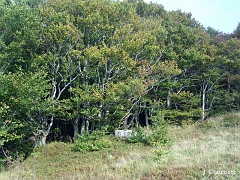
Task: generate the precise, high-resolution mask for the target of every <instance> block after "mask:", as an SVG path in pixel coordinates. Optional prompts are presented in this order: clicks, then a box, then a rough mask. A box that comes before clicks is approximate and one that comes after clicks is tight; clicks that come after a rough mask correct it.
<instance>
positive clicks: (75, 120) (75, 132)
mask: <svg viewBox="0 0 240 180" xmlns="http://www.w3.org/2000/svg"><path fill="white" fill-rule="evenodd" d="M78 122H79V117H76V118H74V119H72V120H71V123H72V126H73V130H74V136H73V137H74V138H75V139H77V138H78V134H79V126H78Z"/></svg>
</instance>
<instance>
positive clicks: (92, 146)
mask: <svg viewBox="0 0 240 180" xmlns="http://www.w3.org/2000/svg"><path fill="white" fill-rule="evenodd" d="M74 143H75V150H77V151H99V150H102V149H104V148H109V147H111V145H112V141H111V140H110V138H109V137H107V136H106V135H105V134H104V133H103V132H101V131H94V132H93V133H91V134H89V133H86V134H84V135H79V137H78V139H76V140H75V142H74Z"/></svg>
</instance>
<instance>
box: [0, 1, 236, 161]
mask: <svg viewBox="0 0 240 180" xmlns="http://www.w3.org/2000/svg"><path fill="white" fill-rule="evenodd" d="M0 15H1V19H0V83H1V87H0V128H1V129H0V136H1V139H0V144H1V149H2V150H1V154H0V156H1V157H0V158H2V159H6V158H8V159H11V158H12V159H15V158H17V157H19V156H21V157H23V156H25V155H27V154H29V153H30V152H31V150H32V148H33V146H35V145H36V144H38V145H45V144H46V138H47V136H48V135H49V134H50V133H51V131H54V128H52V126H53V125H55V124H54V123H56V124H61V122H63V120H64V122H65V123H68V124H71V123H72V125H73V127H74V128H73V129H74V132H71V134H74V136H75V135H77V134H81V133H82V131H83V130H85V131H86V135H85V136H82V137H80V138H79V139H81V138H82V139H83V140H82V141H83V142H84V143H85V145H86V147H83V149H89V150H91V147H90V146H88V145H87V143H88V142H89V141H91V143H90V144H93V145H92V150H94V149H96V150H97V149H101V148H104V146H105V145H101V144H104V143H103V142H101V141H103V140H99V139H94V138H93V139H92V140H90V139H91V138H90V137H91V136H94V132H92V133H91V135H90V134H88V133H87V132H88V131H94V130H99V129H101V128H103V127H104V126H106V125H108V126H109V129H111V131H113V130H114V129H116V128H118V127H121V126H125V127H124V128H126V127H131V126H133V125H134V124H135V125H137V124H139V121H140V119H141V118H142V117H141V118H139V117H140V115H143V114H144V116H145V121H146V122H145V124H146V126H147V125H148V124H151V123H148V122H147V121H148V119H147V118H149V122H151V121H152V122H153V123H152V124H153V125H152V127H150V131H149V132H145V130H144V129H141V128H140V129H137V130H136V133H135V134H133V136H132V138H131V139H128V140H127V141H133V142H141V143H143V144H147V145H151V146H158V145H160V144H167V141H168V140H167V138H166V137H167V130H166V129H167V128H166V126H167V125H166V123H165V122H170V123H172V124H177V125H183V126H184V127H186V126H187V125H189V124H192V123H194V122H195V121H198V120H199V119H202V120H205V119H206V118H209V117H211V116H215V115H217V114H220V113H223V112H228V111H234V110H239V109H240V105H239V104H240V95H239V92H240V86H239V84H240V83H239V82H240V80H239V79H240V78H239V77H240V71H239V69H240V63H239V61H240V50H239V49H240V40H239V24H238V26H237V27H236V29H235V30H234V32H233V33H232V34H223V33H221V32H218V31H216V30H214V29H213V28H211V27H208V28H207V29H205V28H203V26H202V25H201V24H200V23H199V22H198V21H197V20H195V19H194V18H192V15H191V13H186V12H182V11H180V10H177V11H171V12H167V11H166V10H165V9H164V7H163V6H162V5H159V4H156V3H146V2H144V1H143V0H139V1H137V0H128V1H112V0H95V1H93V0H84V1H80V0H61V1H60V0H51V1H43V0H37V1H34V0H31V1H25V0H23V1H9V0H8V1H0ZM160 108H161V112H162V115H163V117H161V115H159V114H158V115H154V111H155V110H157V109H160ZM233 119H234V118H233ZM164 121H165V122H164ZM158 123H159V124H158ZM226 126H227V125H226ZM58 128H59V130H60V131H67V130H66V129H65V130H63V129H61V127H58ZM88 136H89V137H88ZM84 138H86V139H87V138H89V140H84ZM95 138H96V137H95ZM84 143H83V144H84ZM94 143H95V145H94ZM79 144H80V143H79ZM79 146H80V145H79ZM106 146H107V143H106ZM80 149H81V148H80ZM6 152H8V153H9V154H7V153H6ZM160 154H161V153H160ZM159 156H161V155H159ZM10 157H11V158H10Z"/></svg>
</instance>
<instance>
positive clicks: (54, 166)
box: [0, 113, 240, 180]
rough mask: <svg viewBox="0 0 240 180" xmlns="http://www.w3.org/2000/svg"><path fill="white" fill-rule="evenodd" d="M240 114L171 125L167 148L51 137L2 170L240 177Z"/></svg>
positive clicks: (135, 179) (57, 175)
mask: <svg viewBox="0 0 240 180" xmlns="http://www.w3.org/2000/svg"><path fill="white" fill-rule="evenodd" d="M239 128H240V113H231V114H227V115H223V116H219V117H214V118H210V119H208V120H206V121H205V122H203V123H195V124H192V125H188V126H184V127H179V126H170V129H169V131H170V135H171V137H172V143H171V145H170V147H169V150H168V151H164V153H161V152H162V151H160V150H159V149H158V148H156V147H150V146H145V145H142V144H140V143H137V144H128V143H126V142H124V141H122V140H121V139H118V138H114V137H109V140H111V142H112V144H111V147H109V148H107V149H103V150H100V151H94V152H78V151H75V150H74V144H73V143H63V142H52V143H49V144H47V145H46V146H45V147H43V148H39V149H36V150H35V151H34V152H33V153H32V154H31V155H30V156H29V157H28V158H27V159H26V160H24V161H23V162H21V163H20V162H18V163H15V164H13V165H10V166H9V167H8V168H7V169H6V170H4V171H2V172H1V173H0V179H1V180H15V179H24V180H25V179H31V180H32V179H33V180H34V179H36V180H50V179H52V180H55V179H57V180H71V179H76V180H77V179H79V180H81V179H89V180H91V179H92V180H96V179H99V180H100V179H106V180H115V179H116V180H118V179H119V180H129V179H132V180H155V179H172V180H174V179H176V180H180V179H189V180H190V179H203V180H208V179H218V180H225V179H231V180H237V179H239V177H240V153H239V150H240V134H239Z"/></svg>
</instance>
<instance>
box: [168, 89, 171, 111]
mask: <svg viewBox="0 0 240 180" xmlns="http://www.w3.org/2000/svg"><path fill="white" fill-rule="evenodd" d="M171 95H172V90H169V91H168V96H167V107H168V108H170V107H171Z"/></svg>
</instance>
